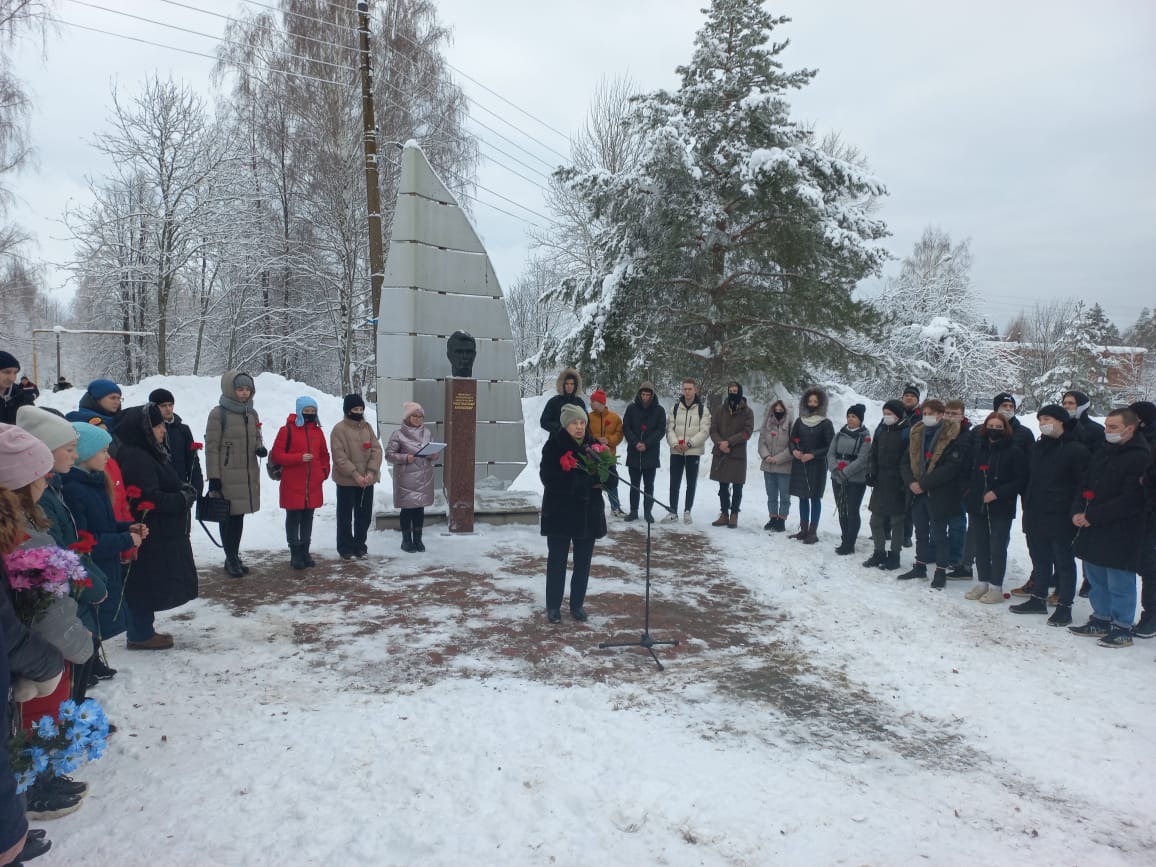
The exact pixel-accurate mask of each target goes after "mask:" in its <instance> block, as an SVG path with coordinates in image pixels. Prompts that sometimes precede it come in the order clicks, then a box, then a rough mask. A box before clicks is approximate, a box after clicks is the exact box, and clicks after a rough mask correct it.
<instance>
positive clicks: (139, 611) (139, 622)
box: [124, 604, 157, 641]
mask: <svg viewBox="0 0 1156 867" xmlns="http://www.w3.org/2000/svg"><path fill="white" fill-rule="evenodd" d="M155 616H156V615H155V614H154V613H153V612H152V611H149V610H147V609H143V608H131V607H129V606H128V605H127V604H126V605H125V606H124V622H125V626H126V627H127V628H126V630H125V637H126V638H127V639H128V640H129V641H148V640H149V639H150V638H152V637H153V636H154V635H156V634H157V633H156V630H155V629H154V628H153V621H154V618H155Z"/></svg>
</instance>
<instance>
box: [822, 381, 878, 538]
mask: <svg viewBox="0 0 1156 867" xmlns="http://www.w3.org/2000/svg"><path fill="white" fill-rule="evenodd" d="M866 414H867V407H865V406H864V405H863V404H861V403H857V404H854V405H853V406H851V407H850V408H849V409H848V410H847V423H846V424H845V425H843V427H842V429H841V430H840V431H839V432H838V433H837V434H835V438H834V439H833V440H831V445H830V446H828V448H827V466H828V467H829V468H830V473H831V488H832V490H833V491H834V493H835V505H836V506H837V507H838V510H839V530H840V532H841V533H842V537H843V538H842V543H841V544H840V545H839V547H838V548H836V549H835V553H836V554H854V553H855V540H856V539H857V538H858V537H859V528H860V526H861V523H862V520H861V518H860V516H859V508H860V506H862V505H863V495H864V494H866V493H867V461H868V459H869V458H870V456H871V434H870V433H868V431H867V428H866V427H864V426H863V418H864V416H866Z"/></svg>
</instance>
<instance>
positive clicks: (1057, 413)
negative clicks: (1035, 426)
mask: <svg viewBox="0 0 1156 867" xmlns="http://www.w3.org/2000/svg"><path fill="white" fill-rule="evenodd" d="M1041 415H1046V416H1048V417H1049V418H1054V419H1055V420H1056V421H1058V422H1060V423H1061V424H1064V425H1066V424H1067V423H1068V420H1069V419H1070V418H1071V416H1070V415H1069V414H1068V411H1067V410H1066V409H1064V408H1063V407H1062V406H1060V405H1059V404H1058V403H1049V404H1045V405H1044V406H1041V407H1040V408H1039V409H1037V410H1036V418H1039V417H1040V416H1041Z"/></svg>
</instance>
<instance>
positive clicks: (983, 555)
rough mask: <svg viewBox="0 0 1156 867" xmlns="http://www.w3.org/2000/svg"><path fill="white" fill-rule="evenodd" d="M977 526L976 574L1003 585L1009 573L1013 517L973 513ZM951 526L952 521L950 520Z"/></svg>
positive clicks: (975, 525)
mask: <svg viewBox="0 0 1156 867" xmlns="http://www.w3.org/2000/svg"><path fill="white" fill-rule="evenodd" d="M970 518H971V524H972V526H973V527H974V528H975V530H974V532H975V574H976V579H977V580H979V581H986V582H987V583H988V584H994V585H995V586H996V587H1002V586H1003V578H1004V575H1005V574H1007V546H1008V542H1009V541H1011V525H1012V519H1011V518H993V517H992V516H991V515H983V514H981V515H971V516H970ZM949 526H950V522H949Z"/></svg>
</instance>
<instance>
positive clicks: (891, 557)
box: [879, 551, 899, 572]
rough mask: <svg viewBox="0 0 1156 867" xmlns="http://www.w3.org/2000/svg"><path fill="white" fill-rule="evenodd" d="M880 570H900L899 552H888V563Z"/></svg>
mask: <svg viewBox="0 0 1156 867" xmlns="http://www.w3.org/2000/svg"><path fill="white" fill-rule="evenodd" d="M879 568H880V569H883V570H884V571H886V572H894V571H895V570H896V569H898V568H899V552H898V551H888V552H887V562H885V563H884V564H883V565H882V566H880V567H879Z"/></svg>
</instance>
